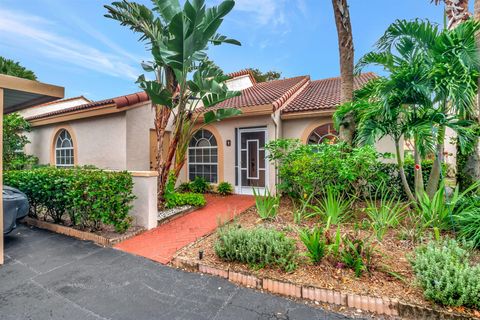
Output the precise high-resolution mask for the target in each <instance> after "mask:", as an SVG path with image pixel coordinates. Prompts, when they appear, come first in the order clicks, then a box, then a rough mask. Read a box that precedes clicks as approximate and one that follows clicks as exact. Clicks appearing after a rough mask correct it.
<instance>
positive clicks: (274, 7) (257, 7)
mask: <svg viewBox="0 0 480 320" xmlns="http://www.w3.org/2000/svg"><path fill="white" fill-rule="evenodd" d="M234 10H238V11H244V12H247V13H250V14H253V15H254V17H255V20H256V22H257V23H258V24H260V25H266V24H273V25H278V24H283V23H284V22H285V12H284V1H283V0H261V1H258V0H237V1H236V2H235V9H234Z"/></svg>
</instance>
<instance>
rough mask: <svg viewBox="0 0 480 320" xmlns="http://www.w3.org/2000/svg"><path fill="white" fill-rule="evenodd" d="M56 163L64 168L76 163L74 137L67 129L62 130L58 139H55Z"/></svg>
mask: <svg viewBox="0 0 480 320" xmlns="http://www.w3.org/2000/svg"><path fill="white" fill-rule="evenodd" d="M55 165H56V166H57V167H64V168H65V167H73V166H74V165H75V154H74V151H73V139H72V136H71V135H70V133H69V132H68V131H67V130H65V129H62V130H60V132H59V133H58V134H57V140H56V141H55Z"/></svg>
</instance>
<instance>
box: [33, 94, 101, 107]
mask: <svg viewBox="0 0 480 320" xmlns="http://www.w3.org/2000/svg"><path fill="white" fill-rule="evenodd" d="M81 98H83V99H85V100H87V101H89V102H92V100H90V99H88V98H86V97H85V96H84V95H79V96H76V97H71V98H64V99H60V100H54V101H50V102H45V103H41V104H37V105H35V106H32V107H31V108H37V107H44V106H49V105H52V104H57V103H62V102H67V101H72V100H75V99H81Z"/></svg>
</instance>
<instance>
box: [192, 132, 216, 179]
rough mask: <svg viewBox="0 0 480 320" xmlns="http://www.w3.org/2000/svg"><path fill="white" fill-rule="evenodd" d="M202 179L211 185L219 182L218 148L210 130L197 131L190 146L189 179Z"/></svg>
mask: <svg viewBox="0 0 480 320" xmlns="http://www.w3.org/2000/svg"><path fill="white" fill-rule="evenodd" d="M196 177H202V178H204V179H205V180H206V181H208V182H210V183H216V182H218V146H217V140H216V139H215V136H214V135H213V134H212V133H211V132H210V131H208V130H205V129H202V130H199V131H197V133H195V135H194V136H193V138H192V140H190V144H189V146H188V179H189V180H190V181H193V180H195V178H196Z"/></svg>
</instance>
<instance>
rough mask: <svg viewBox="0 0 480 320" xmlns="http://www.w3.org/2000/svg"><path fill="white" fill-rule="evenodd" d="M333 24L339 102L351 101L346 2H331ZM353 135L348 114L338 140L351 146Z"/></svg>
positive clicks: (351, 52) (351, 54) (351, 58)
mask: <svg viewBox="0 0 480 320" xmlns="http://www.w3.org/2000/svg"><path fill="white" fill-rule="evenodd" d="M332 6H333V12H334V15H335V24H336V26H337V34H338V50H339V56H340V76H341V80H340V81H341V92H340V98H341V102H342V103H345V102H349V101H352V100H353V64H354V47H353V34H352V24H351V22H350V12H349V9H348V4H347V0H332ZM354 133H355V118H354V116H353V114H352V113H351V112H350V113H349V114H347V115H346V116H345V118H344V121H343V123H342V124H341V126H340V132H339V134H340V139H341V140H343V141H345V142H347V143H349V144H352V142H353V136H354Z"/></svg>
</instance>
